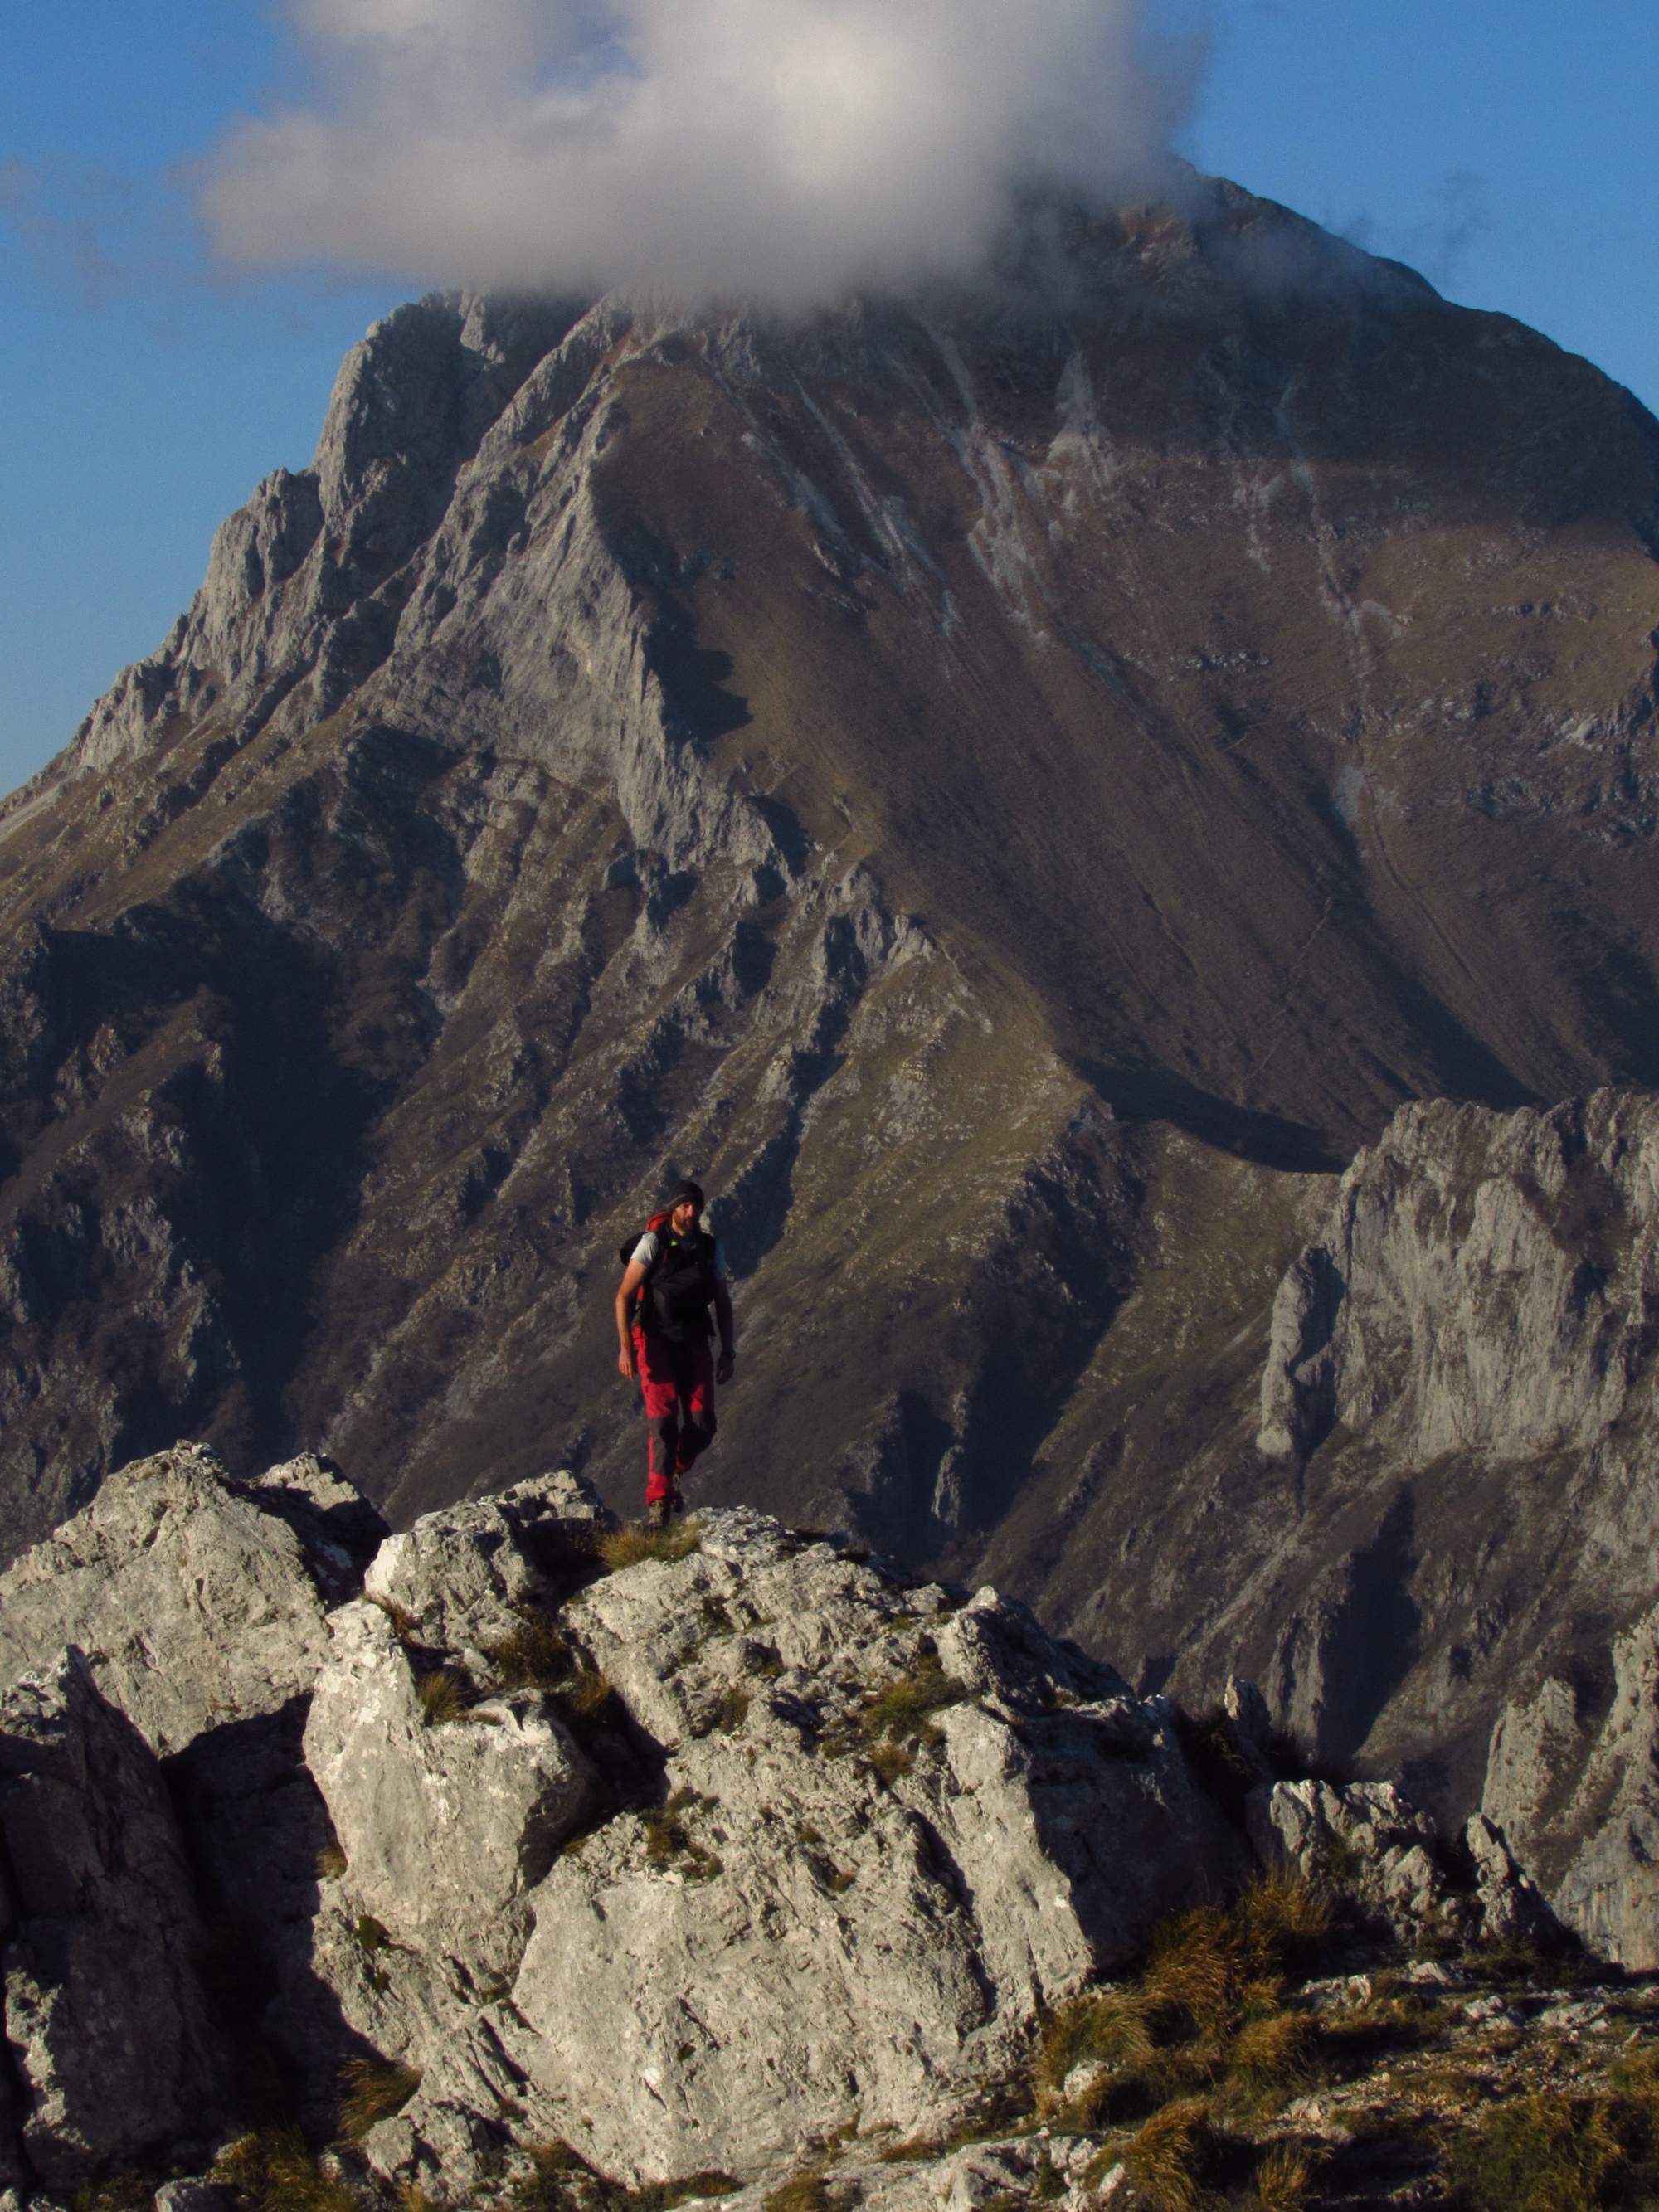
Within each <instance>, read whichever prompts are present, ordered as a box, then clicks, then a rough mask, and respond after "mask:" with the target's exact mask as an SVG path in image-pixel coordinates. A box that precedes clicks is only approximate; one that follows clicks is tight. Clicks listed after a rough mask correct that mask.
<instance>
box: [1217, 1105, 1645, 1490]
mask: <svg viewBox="0 0 1659 2212" xmlns="http://www.w3.org/2000/svg"><path fill="white" fill-rule="evenodd" d="M1590 1212H1595V1214H1596V1215H1598V1216H1600V1217H1601V1220H1602V1221H1603V1222H1604V1223H1605V1224H1606V1227H1605V1231H1604V1234H1603V1236H1602V1237H1601V1239H1600V1240H1599V1241H1598V1243H1596V1247H1595V1249H1590V1246H1589V1243H1587V1241H1586V1238H1585V1236H1584V1233H1583V1232H1584V1231H1585V1230H1586V1229H1588V1228H1589V1220H1588V1218H1586V1217H1587V1216H1588V1215H1589V1213H1590ZM1575 1231H1576V1232H1577V1233H1575ZM1656 1243H1659V1104H1656V1103H1654V1102H1652V1101H1646V1100H1628V1101H1627V1100H1623V1099H1620V1098H1618V1097H1614V1096H1613V1094H1612V1093H1610V1092H1602V1093H1600V1094H1598V1095H1597V1097H1595V1099H1593V1100H1592V1101H1591V1102H1590V1103H1589V1106H1588V1108H1586V1109H1577V1108H1576V1107H1571V1106H1568V1107H1563V1108H1560V1109H1558V1110H1557V1111H1556V1112H1555V1113H1553V1114H1542V1113H1532V1112H1522V1113H1518V1114H1512V1115H1502V1116H1499V1115H1490V1114H1486V1113H1482V1112H1480V1110H1479V1109H1474V1108H1462V1109H1459V1108H1456V1107H1454V1106H1451V1105H1449V1104H1448V1103H1435V1104H1431V1105H1424V1106H1409V1107H1406V1108H1404V1109H1401V1112H1400V1113H1399V1114H1398V1115H1396V1116H1395V1120H1394V1121H1393V1123H1392V1124H1391V1125H1390V1127H1389V1130H1388V1132H1387V1133H1386V1135H1385V1136H1384V1137H1383V1139H1382V1140H1381V1142H1380V1143H1379V1144H1378V1145H1377V1146H1375V1147H1374V1148H1373V1149H1372V1150H1370V1151H1368V1152H1362V1153H1361V1154H1360V1155H1359V1157H1358V1158H1357V1159H1356V1160H1355V1162H1354V1164H1353V1165H1352V1167H1351V1168H1350V1169H1349V1170H1348V1172H1347V1174H1346V1176H1344V1177H1343V1179H1342V1183H1341V1188H1340V1191H1339V1194H1338V1197H1337V1201H1336V1207H1335V1211H1334V1215H1333V1217H1332V1220H1331V1225H1330V1227H1329V1229H1328V1231H1327V1232H1326V1234H1325V1236H1324V1237H1323V1238H1322V1240H1321V1241H1320V1242H1319V1243H1317V1244H1315V1245H1311V1246H1310V1248H1309V1249H1308V1250H1307V1251H1306V1252H1304V1254H1303V1255H1302V1256H1301V1258H1300V1259H1299V1260H1298V1261H1297V1263H1296V1265H1295V1266H1294V1267H1292V1268H1291V1271H1290V1273H1288V1274H1287V1275H1286V1276H1285V1280H1284V1283H1283V1285H1281V1286H1280V1289H1279V1296H1278V1297H1277V1298H1276V1300H1275V1301H1274V1305H1273V1336H1272V1344H1271V1348H1270V1350H1269V1353H1268V1359H1267V1369H1266V1371H1265V1372H1264V1374H1263V1376H1262V1383H1261V1434H1260V1436H1259V1437H1258V1439H1257V1443H1258V1448H1259V1449H1261V1451H1262V1452H1263V1453H1265V1454H1267V1455H1269V1456H1289V1455H1298V1456H1301V1457H1303V1458H1306V1457H1307V1456H1308V1455H1310V1453H1311V1452H1313V1451H1314V1450H1315V1449H1316V1448H1317V1446H1318V1445H1319V1444H1320V1443H1322V1441H1323V1439H1324V1437H1326V1436H1327V1435H1328V1433H1329V1431H1330V1430H1331V1429H1332V1427H1333V1426H1334V1425H1336V1424H1337V1423H1340V1424H1341V1425H1342V1426H1343V1427H1344V1428H1345V1429H1346V1431H1349V1433H1350V1434H1352V1435H1353V1436H1356V1437H1358V1436H1376V1437H1378V1438H1379V1439H1381V1438H1383V1437H1386V1438H1387V1440H1388V1442H1389V1445H1390V1447H1391V1448H1392V1449H1394V1450H1395V1451H1396V1452H1398V1453H1399V1454H1400V1455H1401V1456H1402V1457H1403V1458H1405V1459H1406V1460H1407V1461H1408V1462H1410V1463H1412V1464H1414V1465H1424V1464H1426V1463H1427V1462H1430V1461H1431V1460H1434V1459H1437V1458H1439V1457H1441V1456H1442V1455H1444V1454H1446V1453H1449V1452H1453V1451H1477V1452H1481V1453H1484V1454H1488V1455H1492V1456H1493V1457H1495V1458H1501V1459H1534V1458H1541V1457H1542V1456H1544V1455H1547V1454H1548V1453H1550V1452H1553V1451H1560V1450H1577V1451H1585V1450H1589V1449H1592V1448H1594V1447H1595V1445H1596V1444H1597V1443H1600V1442H1601V1440H1602V1439H1603V1438H1604V1437H1606V1436H1607V1432H1608V1431H1609V1429H1610V1428H1611V1427H1612V1425H1613V1423H1614V1422H1615V1421H1616V1420H1617V1419H1619V1417H1620V1413H1622V1412H1623V1411H1624V1409H1625V1407H1626V1402H1627V1401H1628V1399H1629V1395H1630V1393H1631V1390H1632V1388H1633V1387H1634V1386H1635V1384H1636V1383H1637V1382H1638V1378H1639V1377H1640V1376H1642V1374H1643V1373H1644V1369H1645V1367H1646V1364H1647V1360H1648V1357H1649V1352H1650V1346H1649V1343H1648V1321H1647V1308H1646V1304H1645V1302H1644V1292H1646V1291H1648V1290H1649V1288H1650V1283H1651V1279H1652V1273H1653V1268H1654V1262H1655V1250H1656Z"/></svg>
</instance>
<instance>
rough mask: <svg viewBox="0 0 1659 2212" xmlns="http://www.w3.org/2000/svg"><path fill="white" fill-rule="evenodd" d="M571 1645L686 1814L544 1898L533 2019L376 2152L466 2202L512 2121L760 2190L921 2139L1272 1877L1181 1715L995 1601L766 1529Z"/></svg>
mask: <svg viewBox="0 0 1659 2212" xmlns="http://www.w3.org/2000/svg"><path fill="white" fill-rule="evenodd" d="M562 1626H563V1627H564V1629H565V1631H566V1632H567V1634H568V1637H569V1638H570V1639H571V1641H572V1644H573V1645H574V1646H575V1647H577V1648H578V1649H579V1650H580V1653H581V1654H582V1656H583V1657H584V1658H585V1660H586V1662H587V1663H588V1664H589V1666H590V1667H591V1668H595V1669H597V1670H599V1672H600V1673H602V1674H603V1675H604V1676H605V1678H607V1679H608V1680H610V1681H611V1683H612V1684H613V1685H614V1686H615V1687H616V1688H617V1690H618V1691H619V1692H620V1693H621V1695H622V1698H623V1702H624V1703H625V1705H626V1706H627V1708H628V1710H629V1713H630V1714H631V1715H632V1717H633V1718H634V1720H635V1723H637V1725H638V1726H639V1727H640V1728H641V1729H643V1730H644V1731H645V1732H646V1734H647V1735H648V1736H649V1737H650V1738H651V1739H652V1740H653V1741H654V1742H655V1743H656V1744H657V1745H658V1746H659V1747H660V1756H661V1759H662V1774H661V1781H660V1785H659V1797H660V1802H659V1805H658V1806H657V1807H656V1808H654V1809H647V1811H645V1812H643V1813H628V1812H623V1813H621V1814H618V1815H617V1816H616V1817H614V1818H612V1819H611V1820H609V1821H608V1822H607V1823H605V1825H604V1826H602V1827H600V1828H599V1830H598V1831H597V1832H594V1833H592V1834H591V1835H590V1836H588V1837H587V1838H585V1839H584V1840H583V1841H582V1842H581V1844H580V1846H579V1847H576V1848H574V1850H571V1851H568V1852H567V1853H566V1854H564V1855H563V1856H562V1857H560V1858H559V1859H558V1860H557V1861H556V1863H554V1865H553V1866H552V1868H551V1869H550V1872H549V1873H548V1875H547V1876H546V1878H545V1880H544V1881H543V1882H542V1883H541V1884H540V1886H539V1887H538V1888H537V1889H536V1890H534V1891H533V1892H532V1893H531V1895H530V1897H529V1899H528V1904H529V1907H530V1910H531V1912H532V1915H533V1918H534V1929H533V1932H532V1935H531V1936H530V1939H529V1942H528V1944H527V1946H526V1949H525V1953H524V1957H523V1961H522V1964H521V1965H520V1967H519V1969H518V1972H517V1976H516V1978H515V1979H514V1981H513V1989H512V2001H511V2003H510V2005H503V2006H500V2007H486V2008H484V2009H483V2012H482V2013H481V2014H477V2015H474V2017H473V2018H472V2020H471V2021H469V2022H467V2023H465V2027H463V2028H462V2030H461V2031H460V2032H459V2033H457V2034H455V2035H453V2037H451V2038H449V2039H447V2042H446V2044H445V2045H444V2047H443V2048H442V2049H441V2051H436V2052H435V2053H434V2055H433V2056H432V2057H431V2058H430V2059H429V2060H428V2066H427V2071H426V2074H425V2076H424V2078H423V2079H422V2084H421V2087H420V2089H419V2091H418V2093H417V2094H416V2097H415V2099H414V2100H413V2101H412V2103H411V2104H410V2106H408V2107H407V2108H406V2109H405V2111H404V2112H403V2113H402V2114H401V2115H400V2116H399V2117H398V2118H397V2119H396V2120H393V2121H388V2122H386V2123H385V2124H383V2125H382V2127H381V2128H380V2129H379V2130H376V2132H375V2135H374V2136H373V2137H371V2139H370V2150H371V2154H372V2155H373V2156H374V2159H375V2160H376V2161H377V2163H378V2165H379V2166H380V2170H382V2171H383V2172H386V2174H387V2175H388V2176H392V2177H394V2178H399V2179H404V2180H414V2179H420V2178H421V2177H422V2176H423V2175H426V2176H429V2175H431V2174H434V2173H438V2172H441V2174H442V2177H443V2179H444V2183H445V2185H447V2186H449V2187H451V2188H454V2187H457V2186H460V2187H465V2186H466V2185H467V2183H468V2177H469V2176H470V2173H471V2170H472V2162H473V2161H474V2160H476V2158H477V2155H478V2154H479V2152H480V2149H481V2148H483V2147H487V2145H488V2142H489V2140H490V2130H491V2129H492V2128H493V2127H495V2126H496V2125H498V2124H499V2120H498V2116H499V2113H500V2111H501V2100H503V2099H504V2098H509V2097H510V2098H511V2099H512V2100H513V2102H514V2103H515V2104H517V2105H518V2106H520V2107H521V2108H522V2109H523V2110H524V2112H526V2115H527V2118H526V2123H525V2125H526V2129H527V2130H528V2129H531V2128H537V2127H539V2128H541V2129H543V2130H551V2131H552V2132H553V2133H555V2134H558V2135H564V2136H568V2140H570V2141H571V2142H574V2143H576V2144H578V2145H579V2147H580V2148H581V2149H582V2150H583V2153H584V2154H585V2155H591V2156H592V2158H593V2160H594V2161H595V2162H596V2163H597V2164H598V2165H599V2166H601V2167H603V2168H604V2169H605V2170H607V2171H612V2172H633V2173H636V2174H641V2175H651V2176H655V2177H663V2176H667V2175H671V2174H674V2173H678V2172H688V2171H691V2170H694V2169H696V2168H699V2167H707V2166H711V2165H714V2166H723V2167H725V2168H726V2169H728V2170H731V2171H732V2172H738V2173H743V2172H757V2171H759V2170H761V2169H762V2168H763V2166H766V2165H767V2164H768V2162H769V2161H774V2160H777V2159H779V2158H781V2157H783V2156H785V2155H786V2154H789V2153H790V2152H792V2151H793V2149H795V2148H798V2147H799V2145H800V2144H801V2143H803V2142H805V2140H806V2138H807V2137H808V2136H811V2135H812V2134H813V2133H814V2132H817V2133H819V2134H821V2133H823V2132H824V2131H826V2130H829V2129H831V2128H833V2127H835V2126H836V2125H839V2124H842V2122H843V2121H845V2120H846V2119H847V2118H849V2117H850V2116H851V2115H852V2114H853V2113H854V2112H855V2111H856V2112H859V2113H860V2115H861V2123H862V2124H863V2125H865V2126H866V2127H868V2126H872V2125H878V2124H884V2123H886V2122H891V2123H892V2124H896V2125H901V2126H902V2125H908V2124H911V2123H912V2122H914V2121H915V2120H916V2119H917V2118H919V2116H921V2114H923V2113H924V2112H929V2111H933V2110H936V2109H937V2108H939V2107H940V2106H942V2105H945V2104H947V2103H948V2102H949V2101H950V2100H951V2098H952V2097H953V2096H954V2097H960V2096H961V2095H962V2094H963V2093H965V2092H966V2091H967V2090H968V2089H969V2088H970V2087H971V2086H972V2085H973V2084H974V2083H975V2081H977V2080H978V2079H979V2078H980V2077H981V2075H982V2073H983V2072H984V2071H985V2070H986V2069H987V2068H989V2067H991V2066H993V2065H994V2064H995V2063H998V2061H999V2060H1000V2059H1001V2058H1002V2057H1005V2056H1006V2054H1007V2053H1008V2052H1010V2051H1012V2050H1013V2049H1015V2048H1016V2047H1018V2039H1019V2037H1020V2035H1021V2033H1023V2032H1024V2031H1027V2030H1029V2027H1030V2023H1031V2021H1033V2019H1034V2017H1035V2015H1036V2009H1037V2008H1038V2007H1039V2006H1040V2005H1041V2004H1042V2003H1044V2002H1053V2001H1054V2000H1056V1999H1058V1998H1059V1997H1061V1996H1064V1995H1065V1994H1066V1993H1067V1992H1068V1991H1070V1990H1074V1989H1075V1988H1077V1987H1078V1986H1079V1984H1080V1983H1081V1982H1082V1981H1083V1979H1084V1978H1085V1977H1086V1976H1087V1975H1089V1974H1090V1973H1091V1972H1093V1971H1094V1970H1095V1969H1097V1967H1099V1966H1103V1965H1105V1964H1107V1963H1109V1962H1110V1961H1111V1960H1114V1959H1115V1958H1118V1957H1121V1956H1122V1955H1123V1954H1124V1953H1125V1952H1127V1950H1128V1949H1129V1948H1132V1947H1133V1944H1134V1943H1135V1942H1138V1941H1139V1939H1140V1938H1141V1936H1144V1934H1145V1932H1146V1929H1147V1928H1148V1926H1149V1925H1150V1924H1151V1923H1152V1920H1153V1919H1155V1918H1157V1917H1158V1916H1159V1915H1161V1914H1162V1913H1164V1912H1165V1911H1170V1910H1171V1909H1173V1908H1174V1907H1176V1906H1177V1905H1183V1904H1187V1903H1190V1902H1194V1901H1196V1900H1197V1899H1201V1898H1204V1897H1209V1896H1218V1895H1219V1894H1220V1893H1222V1892H1223V1890H1224V1889H1225V1887H1227V1886H1228V1885H1229V1884H1230V1883H1231V1882H1233V1881H1237V1880H1238V1879H1240V1878H1241V1877H1242V1875H1243V1873H1244V1871H1245V1870H1246V1866H1247V1855H1246V1854H1245V1853H1244V1851H1243V1845H1242V1840H1241V1839H1240V1838H1238V1837H1237V1835H1236V1834H1235V1833H1233V1832H1231V1830H1229V1829H1228V1828H1227V1827H1226V1826H1225V1822H1224V1821H1223V1820H1222V1819H1221V1817H1220V1815H1219V1814H1218V1813H1217V1812H1216V1810H1215V1808H1213V1807H1212V1805H1211V1803H1210V1802H1209V1801H1208V1800H1207V1799H1206V1798H1204V1797H1203V1796H1201V1795H1200V1793H1199V1791H1198V1790H1197V1789H1196V1788H1195V1786H1194V1783H1193V1781H1192V1779H1191V1777H1190V1775H1189V1774H1188V1771H1187V1768H1186V1765H1185V1762H1184V1759H1183V1758H1182V1753H1181V1751H1180V1749H1179V1747H1178V1745H1177V1743H1176V1738H1175V1735H1174V1730H1173V1727H1172V1723H1171V1716H1170V1712H1169V1711H1168V1710H1167V1709H1166V1708H1164V1707H1163V1706H1161V1705H1158V1703H1157V1702H1156V1701H1154V1702H1153V1703H1152V1704H1151V1705H1145V1704H1143V1703H1141V1702H1140V1701H1139V1700H1138V1699H1135V1698H1134V1697H1133V1695H1132V1694H1131V1693H1130V1692H1128V1690H1127V1686H1126V1685H1125V1684H1124V1683H1123V1682H1122V1680H1121V1678H1120V1677H1118V1676H1117V1675H1115V1674H1113V1673H1112V1671H1111V1670H1110V1669H1109V1668H1105V1667H1103V1666H1101V1665H1099V1664H1098V1663H1097V1662H1093V1661H1091V1660H1089V1659H1087V1658H1085V1656H1084V1655H1083V1654H1082V1653H1080V1652H1079V1651H1077V1650H1075V1649H1073V1648H1070V1647H1066V1646H1061V1645H1057V1644H1054V1642H1053V1640H1052V1639H1051V1638H1048V1637H1047V1636H1045V1635H1044V1634H1043V1632H1042V1631H1041V1630H1040V1629H1039V1628H1038V1627H1037V1626H1036V1623H1035V1622H1034V1621H1033V1620H1032V1619H1031V1617H1030V1615H1029V1614H1028V1613H1025V1612H1024V1609H1023V1608H1022V1607H1018V1606H1016V1605H1013V1604H1011V1603H1010V1602H1008V1601H1005V1600H1002V1599H1000V1598H998V1597H997V1596H996V1595H995V1594H994V1593H993V1592H990V1591H988V1590H987V1591H983V1592H981V1594H980V1595H979V1596H978V1597H976V1598H975V1599H974V1600H973V1601H971V1602H969V1603H968V1604H966V1605H963V1604H961V1603H960V1602H959V1601H957V1600H953V1599H952V1598H951V1596H950V1595H948V1594H947V1593H946V1592H945V1591H944V1590H942V1589H938V1588H923V1589H906V1588H904V1587H903V1586H902V1584H901V1583H897V1582H896V1581H894V1580H893V1579H890V1578H886V1577H883V1576H882V1575H881V1574H880V1573H878V1571H876V1570H874V1569H873V1568H872V1567H870V1566H867V1565H857V1564H855V1563H854V1562H852V1561H850V1560H848V1559H845V1558H843V1557H842V1556H841V1555H840V1554H839V1553H837V1552H836V1550H835V1549H834V1547H831V1546H830V1545H829V1544H828V1543H825V1542H822V1541H816V1542H811V1543H807V1544H805V1545H803V1544H802V1543H800V1542H799V1541H798V1540H795V1539H793V1538H791V1537H790V1536H788V1535H787V1534H786V1532H785V1531H784V1530H783V1529H782V1528H781V1527H780V1526H779V1524H778V1523H776V1522H772V1521H769V1520H768V1519H766V1518H765V1517H763V1516H760V1515H757V1514H755V1513H752V1512H750V1511H747V1510H742V1509H738V1510H728V1511H721V1512H710V1513H709V1514H708V1515H707V1516H705V1517H704V1522H703V1533H702V1547H701V1549H700V1550H699V1551H698V1552H697V1553H695V1554H694V1555H693V1556H691V1557H690V1558H688V1559H684V1560H681V1561H680V1562H678V1564H674V1565H664V1564H646V1565H640V1566H637V1567H634V1568H630V1569H629V1570H627V1571H624V1572H622V1573H618V1574H616V1575H613V1576H611V1577H608V1578H606V1579H604V1580H602V1581H600V1582H598V1583H594V1584H593V1585H592V1588H591V1589H588V1590H587V1591H586V1592H585V1593H584V1594H583V1595H581V1596H580V1598H578V1599H576V1600H575V1601H573V1603H572V1604H571V1605H570V1606H569V1607H568V1608H567V1611H566V1613H565V1614H564V1616H563V1622H562ZM889 1728H890V1729H891V1731H892V1732H891V1735H887V1734H885V1733H884V1731H885V1730H887V1729H889ZM528 2139H531V2138H530V2136H528V2135H526V2140H528Z"/></svg>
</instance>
